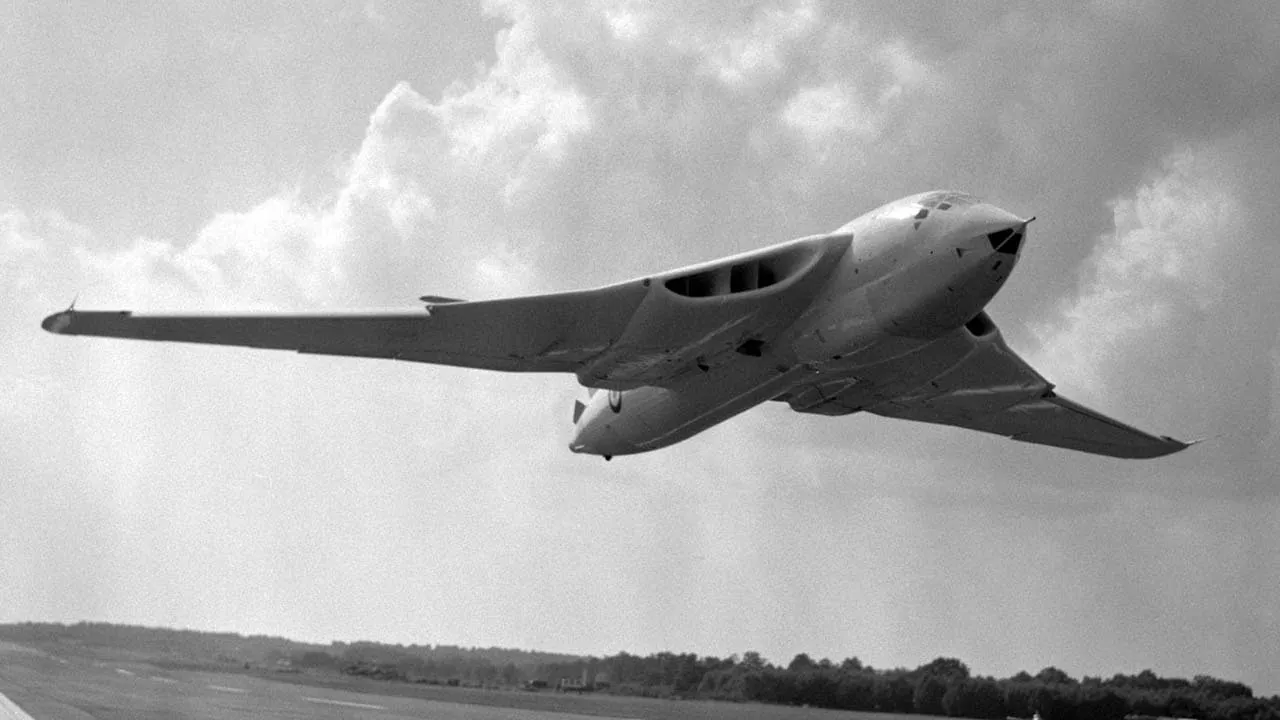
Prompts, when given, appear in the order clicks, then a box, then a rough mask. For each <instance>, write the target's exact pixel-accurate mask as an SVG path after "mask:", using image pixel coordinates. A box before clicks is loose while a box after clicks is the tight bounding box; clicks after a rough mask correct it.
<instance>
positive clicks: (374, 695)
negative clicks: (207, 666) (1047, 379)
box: [0, 642, 924, 720]
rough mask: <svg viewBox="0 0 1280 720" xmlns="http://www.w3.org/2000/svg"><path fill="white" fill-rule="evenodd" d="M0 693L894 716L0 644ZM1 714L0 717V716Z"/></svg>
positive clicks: (350, 708)
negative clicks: (270, 669) (235, 668)
mask: <svg viewBox="0 0 1280 720" xmlns="http://www.w3.org/2000/svg"><path fill="white" fill-rule="evenodd" d="M0 693H3V694H4V695H5V696H7V697H8V698H9V699H10V700H12V701H13V702H14V703H16V704H17V705H18V706H19V707H21V708H22V709H23V710H24V711H26V712H27V713H28V714H29V715H31V716H32V717H34V718H36V719H37V720H64V719H66V720H83V719H84V718H97V719H98V720H115V719H117V718H119V719H121V720H123V719H125V718H130V719H133V718H137V719H140V720H148V719H154V720H161V719H169V718H209V719H211V720H212V719H218V720H221V719H225V718H247V717H254V718H378V719H381V720H393V719H395V718H430V719H431V720H555V719H556V718H565V719H567V720H573V719H575V718H582V719H584V720H585V718H644V719H645V720H729V719H730V718H734V719H741V720H873V719H874V720H892V719H894V718H900V719H905V718H913V719H919V718H922V717H924V716H921V715H883V714H878V713H855V712H840V711H834V710H817V709H810V708H793V707H777V706H771V705H752V704H732V703H716V702H694V701H675V700H654V699H649V698H630V697H616V696H608V695H599V696H597V695H583V696H577V695H561V694H556V693H527V692H518V691H490V690H477V689H471V688H450V687H439V686H424V685H409V684H403V683H388V682H379V681H375V680H368V679H364V678H347V677H326V676H308V675H286V674H268V673H250V672H225V671H216V670H192V669H178V668H177V667H175V666H173V665H170V664H166V663H163V662H157V661H148V659H147V658H142V657H137V656H120V655H116V656H112V655H104V654H102V653H96V652H88V651H85V650H83V649H81V648H78V647H74V646H68V647H48V648H34V647H26V646H22V645H15V644H11V643H4V642H0ZM2 712H3V711H2V710H0V718H2V717H3V715H2Z"/></svg>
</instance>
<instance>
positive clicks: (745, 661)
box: [738, 650, 768, 670]
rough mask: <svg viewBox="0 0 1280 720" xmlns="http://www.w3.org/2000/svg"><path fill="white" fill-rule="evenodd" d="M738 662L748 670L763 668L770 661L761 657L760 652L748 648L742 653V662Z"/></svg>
mask: <svg viewBox="0 0 1280 720" xmlns="http://www.w3.org/2000/svg"><path fill="white" fill-rule="evenodd" d="M738 664H739V665H740V666H742V667H744V668H746V669H748V670H763V669H764V668H765V666H766V665H767V664H768V663H766V662H765V660H764V658H762V657H760V653H758V652H756V651H755V650H748V651H746V652H744V653H742V662H740V663H738Z"/></svg>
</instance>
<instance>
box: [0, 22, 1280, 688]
mask: <svg viewBox="0 0 1280 720" xmlns="http://www.w3.org/2000/svg"><path fill="white" fill-rule="evenodd" d="M1278 36H1280V9H1278V8H1277V7H1276V6H1275V5H1274V4H1273V3H1266V2H1258V3H1245V2H1241V3H1232V4H1227V5H1222V4H1203V3H1163V2H1160V3H1155V2H1136V3H1134V2H1126V3H1111V2H1094V3H1079V4H1071V6H1070V7H1061V6H1060V4H1059V3H1056V2H1041V3H1023V4H1020V5H1019V6H1018V7H1016V8H1010V7H1007V6H1006V5H1005V4H1004V3H995V2H985V3H984V2H972V3H964V4H960V5H955V6H940V5H936V4H933V3H923V4H916V5H912V4H904V3H900V2H884V3H877V2H866V3H858V4H856V5H855V4H853V3H842V2H821V1H820V0H777V1H773V2H739V1H732V2H730V1H727V0H726V1H715V2H710V1H709V2H701V3H696V4H695V3H685V2H671V1H669V0H655V1H654V2H632V1H629V0H598V1H593V2H583V3H570V2H551V1H549V2H535V1H533V0H489V1H487V2H485V3H484V4H482V5H475V4H471V3H461V2H454V3H415V2H408V1H406V2H396V1H393V0H385V1H382V0H369V1H367V2H363V3H348V2H335V1H329V2H317V3H307V4H299V3H287V2H279V3H262V2H242V3H237V2H222V3H199V2H151V3H46V2H38V1H37V0H19V1H18V2H17V3H8V4H5V5H3V6H0V64H3V66H4V67H5V68H6V69H7V70H6V72H5V73H3V74H0V118H2V119H0V153H3V155H2V156H0V303H3V306H4V307H5V312H3V313H2V314H0V548H3V549H4V551H3V552H2V553H0V578H2V579H3V581H2V582H0V622H11V621H22V620H50V621H66V622H75V621H79V620H95V621H110V622H124V623H140V624H147V625H167V626H178V627H190V628H198V629H209V630H229V631H236V632H242V633H267V634H278V635H284V636H287V637H292V638H296V639H303V640H315V641H321V642H327V641H329V640H355V639H370V640H379V641H386V642H404V643H410V642H416V643H446V644H460V645H476V646H491V645H496V646H506V647H520V648H530V649H540V650H553V651H565V652H578V653H592V654H597V655H601V654H612V653H616V652H619V651H623V650H626V651H628V652H632V653H649V652H656V651H660V650H672V651H679V652H696V653H699V654H712V655H719V656H724V655H729V654H731V653H739V654H741V653H743V652H744V651H747V650H756V651H759V652H761V653H763V654H764V655H765V657H766V658H769V659H771V660H773V661H774V662H782V663H785V662H787V661H788V660H789V659H790V658H791V657H792V656H793V655H795V654H796V653H799V652H807V653H809V654H811V655H812V656H814V657H824V656H825V657H830V658H832V659H834V660H837V661H838V660H840V659H843V658H845V657H849V656H857V657H859V658H861V659H862V660H863V661H864V662H866V663H870V664H872V665H874V666H877V667H893V666H907V667H915V666H917V665H919V664H923V663H925V662H927V661H929V660H931V659H933V658H935V657H938V656H954V657H959V658H961V659H962V660H964V661H965V662H966V663H968V664H969V666H970V667H971V668H972V670H973V671H974V672H976V673H980V674H989V675H997V676H1007V675H1010V674H1013V673H1016V672H1017V671H1019V670H1023V669H1026V670H1029V671H1031V672H1035V671H1036V670H1038V669H1040V668H1042V667H1045V666H1049V665H1053V666H1057V667H1059V668H1062V669H1064V670H1066V671H1067V672H1069V673H1071V674H1072V675H1073V676H1076V677H1079V676H1081V675H1102V676H1110V675H1112V674H1114V673H1117V672H1126V673H1134V672H1138V671H1140V670H1142V669H1146V668H1150V669H1153V670H1155V671H1156V672H1157V673H1160V674H1162V675H1176V676H1186V677H1189V676H1192V675H1195V674H1200V673H1207V674H1212V675H1215V676H1219V677H1224V678H1228V679H1235V680H1242V681H1245V682H1247V683H1249V684H1251V685H1253V686H1254V688H1255V690H1256V691H1259V692H1262V693H1266V694H1272V693H1280V677H1278V676H1277V675H1276V674H1275V668H1277V667H1280V643H1277V642H1276V638H1277V637H1280V604H1277V601H1276V589H1277V588H1280V470H1278V469H1277V468H1280V449H1278V448H1280V336H1278V323H1280V293H1277V292H1276V291H1275V289H1276V287H1277V285H1278V284H1280V238H1278V237H1277V231H1276V228H1277V227H1280V200H1277V197H1278V196H1280V121H1278V120H1277V118H1280V84H1277V83H1276V82H1275V78H1276V77H1277V76H1280V44H1277V43H1276V42H1274V38H1276V37H1278ZM935 188H954V189H959V190H964V191H967V192H971V193H975V194H977V195H980V196H982V197H984V198H985V199H987V200H989V201H991V202H993V203H995V204H996V205H999V206H1000V207H1003V208H1005V209H1007V210H1009V211H1011V212H1014V213H1016V214H1019V215H1022V216H1027V215H1036V216H1037V217H1038V219H1037V221H1036V223H1035V225H1034V226H1032V232H1031V234H1030V236H1029V239H1028V241H1027V243H1026V244H1025V245H1024V251H1023V255H1022V260H1021V262H1020V264H1019V267H1018V269H1017V271H1016V272H1015V273H1014V274H1013V275H1012V277H1011V278H1010V280H1009V282H1008V284H1007V285H1006V286H1005V288H1004V290H1003V291H1002V292H1001V294H1000V295H999V296H998V297H997V298H996V299H995V300H994V301H993V302H992V304H991V305H990V306H989V308H988V310H989V312H990V314H991V316H992V317H993V319H994V320H995V321H996V323H997V324H998V325H999V326H1000V328H1001V329H1002V331H1003V332H1004V334H1005V337H1006V339H1007V340H1008V341H1009V343H1010V344H1011V346H1012V347H1013V348H1014V349H1015V350H1017V351H1018V352H1020V353H1021V354H1022V355H1023V356H1024V357H1026V358H1027V359H1028V360H1029V361H1030V362H1031V363H1032V364H1033V365H1034V366H1035V367H1036V368H1037V369H1038V370H1039V371H1040V372H1041V373H1042V374H1044V375H1045V376H1046V377H1047V378H1048V379H1049V380H1050V381H1052V382H1055V383H1056V384H1057V390H1058V392H1059V393H1060V394H1062V395H1064V396H1066V397H1069V398H1072V399H1074V400H1076V401H1079V402H1082V403H1085V404H1087V405H1089V406H1091V407H1093V408H1096V409H1097V410H1099V411H1102V412H1104V413H1107V414H1110V415H1112V416H1115V417H1117V418H1119V419H1122V420H1124V421H1127V422H1130V423H1133V424H1136V425H1138V426H1140V427H1142V428H1144V429H1147V430H1150V431H1152V432H1155V433H1157V434H1171V435H1174V436H1176V437H1180V438H1186V439H1190V438H1197V437H1209V438H1210V439H1209V440H1207V441H1206V442H1204V443H1203V444H1200V445H1197V446H1195V447H1193V448H1191V449H1190V450H1187V451H1185V452H1183V453H1180V454H1177V455H1174V456H1171V457H1168V458H1164V459H1160V460H1154V461H1118V460H1113V459H1108V458H1099V457H1093V456H1088V455H1084V454H1079V453H1074V452H1070V451H1066V450H1058V449H1054V448H1044V447H1036V446H1027V445H1022V444H1019V443H1014V442H1011V441H1008V440H1003V439H1001V438H998V437H994V436H988V435H983V434H978V433H972V432H969V431H964V430H960V429H954V428H945V427H936V426H928V425H923V424H909V423H904V422H902V421H895V420H890V419H886V418H881V417H876V416H865V417H864V416H858V415H855V416H851V417H844V418H827V417H811V416H804V415H800V414H796V413H793V412H791V411H790V410H789V408H788V407H787V406H786V405H785V404H782V403H768V404H767V406H762V407H759V408H756V409H753V410H751V411H749V412H748V413H746V414H744V415H742V416H739V417H737V418H735V419H733V420H731V421H729V422H728V423H725V424H723V425H721V426H718V427H716V428H714V429H712V430H710V431H708V432H706V433H704V434H702V435H699V436H697V437H695V438H693V439H691V440H689V441H687V442H685V443H682V444H680V445H677V446H674V447H672V448H668V449H664V450H660V451H657V452H653V453H649V454H644V455H638V456H628V457H620V458H616V459H615V460H614V461H613V462H611V463H605V462H602V461H601V460H600V458H598V457H592V456H580V455H574V454H571V453H570V452H569V451H568V449H567V442H568V440H569V436H570V432H571V430H572V424H571V422H570V420H571V415H572V405H573V401H574V400H575V399H578V398H583V397H585V390H584V389H583V388H581V387H579V386H577V384H576V382H575V380H574V378H573V377H572V376H569V375H516V374H499V373H488V372H483V371H472V370H463V369H456V368H445V367H435V366H428V365H415V364H409V363H394V362H385V361H379V360H369V359H358V358H332V357H317V356H310V357H303V356H299V355H296V354H291V353H281V352H270V351H254V350H246V349H236V348H219V347H199V346H183V345H177V344H152V343H142V342H128V341H113V340H106V339H87V338H67V337H58V336H53V335H49V334H47V333H44V332H43V331H41V330H40V328H39V323H40V320H41V319H42V318H43V317H44V316H45V315H47V314H48V313H50V312H53V311H56V310H59V309H62V308H64V307H66V305H67V304H68V303H69V302H70V301H71V299H72V298H73V297H76V296H78V298H79V299H78V307H80V308H84V309H130V310H152V311H161V310H169V311H184V310H214V311H232V310H298V309H315V310H349V309H358V308H370V307H374V308H386V307H393V308H400V309H411V308H414V307H417V306H418V303H417V301H416V298H417V297H418V296H419V295H423V294H438V295H446V296H453V297H466V298H472V299H482V298H492V297H504V296H509V295H516V294H524V293H539V292H550V291H559V290H569V289H575V288H582V287H590V286H596V285H601V284H606V283H610V282H614V281H618V280H623V279H627V278H630V277H636V276H640V275H643V274H645V273H651V272H657V271H662V270H665V269H670V268H674V267H678V266H682V265H687V264H691V263H694V262H699V261H703V260H709V259H713V258H716V257H720V256H723V255H727V254H731V253H735V252H741V251H745V250H750V249H754V248H757V247H761V246H764V245H768V244H772V243H775V242H781V241H784V240H789V239H792V238H795V237H800V236H804V235H809V234H814V233H820V232H826V231H830V230H832V229H834V228H836V227H838V226H840V225H842V224H843V223H845V222H847V221H848V220H850V219H852V218H854V217H856V216H857V215H859V214H861V213H863V212H865V211H867V210H869V209H871V208H873V207H875V206H877V205H879V204H881V203H884V202H887V201H890V200H893V199H895V198H898V197H901V196H904V195H908V194H911V193H915V192H920V191H923V190H928V189H935Z"/></svg>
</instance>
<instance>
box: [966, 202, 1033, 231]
mask: <svg viewBox="0 0 1280 720" xmlns="http://www.w3.org/2000/svg"><path fill="white" fill-rule="evenodd" d="M964 221H965V225H967V226H969V227H970V228H972V229H973V231H975V232H981V233H990V232H995V231H997V230H1003V229H1005V228H1008V227H1014V226H1017V225H1025V224H1027V223H1028V222H1031V221H1030V220H1024V219H1022V218H1020V217H1018V216H1017V215H1014V214H1013V213H1011V212H1009V211H1008V210H1002V209H1000V208H998V207H996V206H995V205H992V204H990V203H979V204H977V205H974V206H973V207H971V208H969V211H968V212H966V213H965V215H964Z"/></svg>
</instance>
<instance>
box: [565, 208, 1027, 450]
mask: <svg viewBox="0 0 1280 720" xmlns="http://www.w3.org/2000/svg"><path fill="white" fill-rule="evenodd" d="M1028 222H1029V220H1027V219H1023V218H1019V217H1018V216H1016V215H1014V214H1012V213H1009V212H1006V211H1004V210H1001V209H1000V208H997V207H995V206H993V205H989V204H986V203H983V202H979V201H977V200H976V199H975V198H972V197H970V196H967V195H963V194H961V193H944V192H934V193H923V194H920V195H914V196H911V197H908V198H904V199H902V200H899V201H896V202H893V203H890V204H888V205H885V206H883V207H880V208H877V209H876V210H873V211H871V212H869V213H867V214H865V215H862V216H861V217H859V218H857V219H855V220H853V221H851V222H849V223H847V224H846V225H844V226H842V227H840V228H839V229H837V230H836V231H834V232H833V233H830V234H829V235H825V236H816V237H814V238H806V239H803V240H799V241H792V242H791V243H784V244H782V245H778V246H775V247H774V248H767V249H765V250H763V251H759V252H757V253H749V254H747V255H743V256H738V257H737V258H729V259H727V260H723V261H717V262H716V263H708V264H705V265H701V266H696V267H694V268H688V269H685V270H683V271H675V272H673V273H668V274H665V276H664V277H668V278H671V277H674V278H677V280H666V283H665V284H662V282H661V281H662V278H659V279H657V280H655V281H654V285H655V287H654V288H653V290H652V291H651V297H652V300H651V303H652V309H651V310H648V312H651V313H652V314H653V318H654V320H653V323H652V324H659V325H661V324H666V325H668V326H669V325H670V324H671V323H678V322H679V318H680V317H681V313H682V312H684V311H685V309H686V308H689V309H690V310H689V312H690V313H692V308H701V310H700V312H701V313H702V315H705V314H706V312H707V310H706V308H714V307H719V306H727V305H729V304H732V303H734V302H737V301H738V298H739V297H741V298H744V299H749V298H750V296H751V295H752V294H760V293H768V292H776V293H778V296H779V298H780V300H779V302H778V305H779V306H782V307H789V308H791V309H790V311H789V312H787V313H785V323H786V324H785V325H783V326H779V327H777V328H776V330H775V331H773V332H771V333H769V334H768V336H767V337H765V338H763V339H761V338H753V337H750V336H745V335H741V334H734V331H733V328H726V327H714V328H711V329H709V330H708V331H707V332H708V333H720V334H721V335H723V337H725V338H726V342H725V343H724V347H725V350H724V351H723V353H721V354H720V355H716V354H705V347H706V346H707V343H706V337H707V336H706V335H703V336H701V337H699V338H698V339H697V340H698V347H699V348H700V351H701V352H703V353H704V355H700V356H698V357H693V358H689V357H685V356H684V355H682V353H681V348H679V347H663V348H658V349H652V348H651V349H650V352H649V353H648V354H645V353H643V352H641V353H637V352H636V351H635V348H636V347H640V346H643V344H644V343H643V342H642V341H640V340H636V341H634V342H633V347H632V348H631V353H630V355H631V356H632V357H635V356H639V357H642V358H645V357H647V358H651V362H652V363H658V362H669V363H673V366H677V365H678V363H680V362H685V363H687V364H688V365H689V368H690V369H689V370H688V371H687V372H684V373H683V374H678V375H677V376H676V377H675V378H674V379H673V380H672V381H670V382H666V383H663V384H662V385H660V386H659V385H641V386H639V387H626V386H625V385H622V384H617V383H616V382H615V386H614V387H612V389H610V387H609V386H608V385H607V384H606V383H604V382H598V383H596V382H593V375H592V371H591V369H590V368H588V369H586V370H584V371H583V372H580V373H579V379H580V381H581V382H583V383H584V384H586V385H589V386H595V387H599V388H601V389H598V390H596V391H595V392H594V393H593V394H592V395H591V397H590V399H589V400H588V401H587V402H586V404H585V407H584V408H582V409H581V411H580V412H579V413H577V418H576V428H575V431H574V436H573V439H572V441H571V442H570V448H571V449H572V450H573V451H574V452H579V453H590V454H596V455H603V456H605V457H606V458H609V457H612V456H614V455H624V454H630V453H639V452H646V451H649V450H655V449H658V448H662V447H666V446H668V445H672V444H674V443H677V442H680V441H681V440H684V439H686V438H689V437H691V436H692V435H695V434H697V433H699V432H701V431H703V430H706V429H707V428H710V427H712V426H714V425H716V424H718V423H720V422H723V421H725V420H727V419H729V418H731V417H733V416H734V415H737V414H738V413H741V412H743V411H744V410H747V409H749V408H751V407H754V406H755V405H758V404H760V403H762V402H765V401H767V400H770V399H772V398H775V397H778V396H780V395H783V394H784V393H793V394H794V393H796V392H799V391H798V388H802V387H810V388H812V387H815V386H814V378H815V377H820V378H822V383H825V385H823V387H829V388H830V389H831V391H832V393H833V394H834V393H835V392H837V391H838V392H840V393H842V397H844V398H846V399H847V398H848V397H850V392H849V391H850V388H856V390H857V392H854V393H852V394H853V396H854V397H861V396H862V394H865V400H866V404H867V405H871V404H873V403H875V402H876V401H877V400H878V399H880V398H884V397H891V396H892V395H893V394H894V393H897V392H902V391H904V390H910V389H911V388H914V387H917V386H920V385H923V384H925V383H927V382H929V381H930V380H931V379H933V378H934V377H937V376H938V375H941V374H942V373H944V372H946V371H947V370H948V369H950V368H951V367H952V366H953V365H954V364H955V363H956V362H957V358H961V357H963V356H964V355H963V352H964V350H965V348H964V347H959V348H957V345H958V344H959V345H963V344H964V343H977V342H981V338H980V336H981V335H982V334H983V333H982V328H980V327H976V326H975V322H977V318H979V316H980V314H981V312H982V309H983V307H984V306H985V305H986V304H987V303H988V302H989V301H990V300H991V299H992V297H994V296H995V294H996V293H997V292H998V291H999V290H1000V288H1001V286H1002V285H1003V284H1004V282H1005V280H1006V279H1007V278H1008V277H1009V273H1010V272H1011V271H1012V270H1013V268H1014V266H1015V265H1016V263H1017V260H1018V255H1019V252H1020V250H1021V244H1022V242H1023V240H1024V238H1025V233H1026V225H1027V223H1028ZM779 253H782V254H786V253H790V254H791V255H790V256H788V257H789V258H791V259H790V260H789V262H790V265H788V267H789V268H793V273H794V276H795V285H794V287H797V288H799V287H806V288H809V289H808V290H806V291H805V292H803V293H796V292H791V287H792V286H789V285H788V284H787V283H788V280H782V281H779V282H778V284H777V285H775V286H772V287H769V288H762V289H752V290H750V291H746V292H741V293H736V294H733V295H729V294H727V291H726V292H725V293H717V292H716V291H715V289H714V287H711V288H710V289H707V290H703V291H700V294H695V295H693V296H690V295H689V293H690V291H689V290H688V289H687V288H689V287H691V286H692V285H693V284H694V283H695V281H697V282H700V283H702V284H704V285H708V286H709V287H710V286H714V285H715V284H716V283H717V282H721V280H718V279H717V278H721V279H723V282H722V283H721V284H724V285H725V287H726V288H727V287H728V285H727V283H728V282H729V281H730V278H731V277H732V279H734V281H736V280H737V278H738V276H739V275H740V274H741V273H743V272H747V271H750V272H753V273H754V272H757V271H755V270H753V269H751V268H753V267H754V265H753V264H751V263H748V262H744V261H743V260H741V259H742V258H746V259H747V260H750V259H751V257H772V256H773V255H777V254H779ZM749 256H750V257H749ZM735 261H737V262H736V264H735ZM718 268H719V269H718ZM743 268H746V270H743ZM794 268H799V269H794ZM761 272H763V271H761ZM801 276H803V277H801ZM753 277H754V276H753ZM801 280H803V281H804V282H803V283H802V282H801ZM645 282H646V283H647V282H648V281H647V280H646V281H645ZM673 287H674V288H675V290H672V289H671V288H673ZM751 287H752V288H754V285H752V286H751ZM788 292H791V294H790V295H788V294H787V293H788ZM647 302H650V301H647ZM661 303H667V305H661ZM787 303H790V305H787ZM690 316H691V317H692V315H690ZM779 317H783V315H780V316H779ZM966 323H969V326H968V327H966ZM646 324H647V323H646V322H645V318H644V317H640V318H638V323H637V324H636V326H637V327H639V328H644V327H645V326H646ZM760 325H761V323H760V322H756V323H754V324H753V326H757V327H758V326H760ZM764 325H765V326H767V322H766V323H764ZM635 333H636V334H637V335H639V334H643V330H638V331H635ZM717 337H719V336H717ZM931 348H938V349H939V352H936V353H931V352H930V350H931ZM944 348H945V352H943V351H941V350H942V349H944ZM957 349H959V350H960V351H961V352H960V354H957V352H956V351H957ZM725 357H731V359H732V361H726V360H725V359H724V358H725ZM931 357H936V358H938V359H939V360H940V361H941V359H942V358H945V361H943V362H941V364H939V362H931V361H930V358H931ZM602 367H604V366H602ZM608 370H609V373H608V377H610V378H615V379H616V378H618V377H619V376H620V373H619V372H618V367H617V366H616V365H615V366H608ZM598 375H599V376H600V377H604V376H605V375H606V373H605V372H604V370H600V371H599V373H598ZM807 392H811V393H817V394H819V395H822V394H824V393H823V391H822V390H821V389H818V390H809V391H807ZM822 399H823V398H822V397H814V398H813V404H814V406H820V405H821V402H822ZM814 411H815V412H822V410H814ZM850 411H852V410H844V411H843V412H850Z"/></svg>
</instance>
